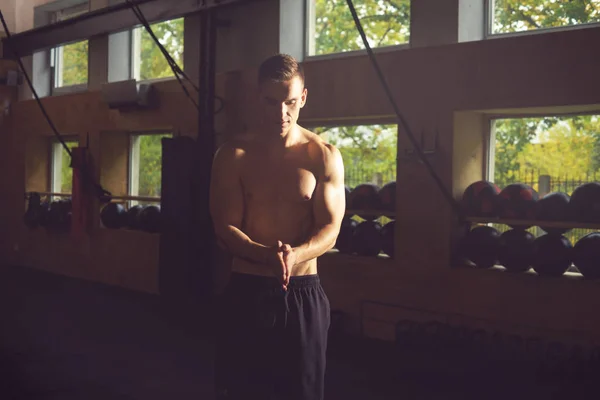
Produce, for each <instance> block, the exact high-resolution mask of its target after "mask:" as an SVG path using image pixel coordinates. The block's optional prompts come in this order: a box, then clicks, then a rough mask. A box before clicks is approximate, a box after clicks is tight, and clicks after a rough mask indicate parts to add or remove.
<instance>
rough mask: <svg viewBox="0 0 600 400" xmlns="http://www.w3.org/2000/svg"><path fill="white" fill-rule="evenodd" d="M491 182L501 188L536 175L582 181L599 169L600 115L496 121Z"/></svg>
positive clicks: (533, 178) (535, 178) (535, 179)
mask: <svg viewBox="0 0 600 400" xmlns="http://www.w3.org/2000/svg"><path fill="white" fill-rule="evenodd" d="M495 125H496V129H495V132H496V148H495V151H496V155H495V160H494V161H495V167H494V169H495V173H494V181H495V182H496V183H497V184H499V185H500V186H501V187H502V186H506V185H507V184H509V183H513V182H517V181H523V180H524V179H523V177H525V176H529V175H530V176H529V180H531V181H533V182H535V181H537V178H538V176H539V175H550V176H551V177H552V178H553V179H558V178H559V177H568V178H569V179H577V180H585V179H586V177H587V176H589V175H590V174H594V173H596V172H597V171H598V170H600V162H599V161H600V157H599V154H600V118H599V116H594V115H580V116H574V117H546V118H518V119H502V120H497V121H496V123H495Z"/></svg>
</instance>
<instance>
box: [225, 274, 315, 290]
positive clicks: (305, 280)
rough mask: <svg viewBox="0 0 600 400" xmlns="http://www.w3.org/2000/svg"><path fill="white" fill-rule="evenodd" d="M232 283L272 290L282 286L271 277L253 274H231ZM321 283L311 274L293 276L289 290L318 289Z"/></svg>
mask: <svg viewBox="0 0 600 400" xmlns="http://www.w3.org/2000/svg"><path fill="white" fill-rule="evenodd" d="M230 279H231V283H232V284H234V285H239V284H242V285H247V286H252V287H253V288H255V289H262V288H264V289H272V288H279V287H280V284H279V282H278V281H277V280H276V279H275V277H270V276H261V275H252V274H244V273H241V272H232V273H231V278H230ZM320 283H321V280H320V278H319V275H317V274H311V275H301V276H291V277H290V283H289V285H288V288H290V289H294V288H306V287H317V286H319V284H320Z"/></svg>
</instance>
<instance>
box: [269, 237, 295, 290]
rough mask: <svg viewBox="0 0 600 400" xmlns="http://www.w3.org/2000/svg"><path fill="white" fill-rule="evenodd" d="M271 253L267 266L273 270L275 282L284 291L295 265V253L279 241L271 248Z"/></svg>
mask: <svg viewBox="0 0 600 400" xmlns="http://www.w3.org/2000/svg"><path fill="white" fill-rule="evenodd" d="M271 250H272V253H271V257H270V260H269V266H270V267H271V268H272V269H273V273H274V275H275V277H276V278H277V280H279V281H280V282H281V285H282V286H283V289H284V290H287V287H288V285H289V283H290V277H291V276H292V270H293V268H294V266H295V265H296V252H295V251H294V249H293V248H292V246H290V245H289V244H283V243H282V242H281V241H280V240H278V241H277V245H276V246H273V247H271Z"/></svg>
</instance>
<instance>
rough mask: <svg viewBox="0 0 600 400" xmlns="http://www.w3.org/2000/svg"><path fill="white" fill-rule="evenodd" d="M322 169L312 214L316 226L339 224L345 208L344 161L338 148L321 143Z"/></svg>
mask: <svg viewBox="0 0 600 400" xmlns="http://www.w3.org/2000/svg"><path fill="white" fill-rule="evenodd" d="M322 146H323V149H322V150H321V152H322V163H321V165H322V171H321V173H320V176H318V180H317V190H316V192H315V198H314V215H315V222H316V225H317V226H324V225H328V224H334V225H337V226H339V225H341V223H342V219H343V218H344V214H345V210H346V192H345V190H344V162H343V160H342V155H341V154H340V152H339V150H338V149H337V148H335V147H334V146H331V145H322Z"/></svg>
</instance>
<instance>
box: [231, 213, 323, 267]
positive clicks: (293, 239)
mask: <svg viewBox="0 0 600 400" xmlns="http://www.w3.org/2000/svg"><path fill="white" fill-rule="evenodd" d="M260 203H261V204H258V202H257V203H254V204H253V203H251V202H249V203H247V204H246V212H245V215H244V223H243V226H242V231H243V232H244V233H245V234H246V235H248V237H249V238H250V239H251V240H252V241H254V242H256V243H260V244H262V245H265V246H274V245H276V244H277V241H278V240H280V241H281V242H282V243H283V244H289V245H290V246H292V247H295V246H298V245H300V244H301V243H303V242H304V241H305V240H306V239H307V238H308V236H309V234H310V233H311V230H312V227H313V214H312V202H310V201H308V202H303V203H295V204H293V203H292V204H290V203H287V204H285V203H279V204H278V205H273V204H269V203H268V202H264V201H261V202H260ZM232 271H234V272H240V273H246V274H252V275H261V276H274V272H273V269H272V268H271V267H269V266H267V265H262V264H255V263H251V262H248V261H246V260H243V259H240V258H234V259H233V264H232ZM316 273H317V260H316V259H313V260H309V261H307V262H304V263H302V264H296V265H295V266H294V268H293V270H292V276H302V275H312V274H316Z"/></svg>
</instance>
